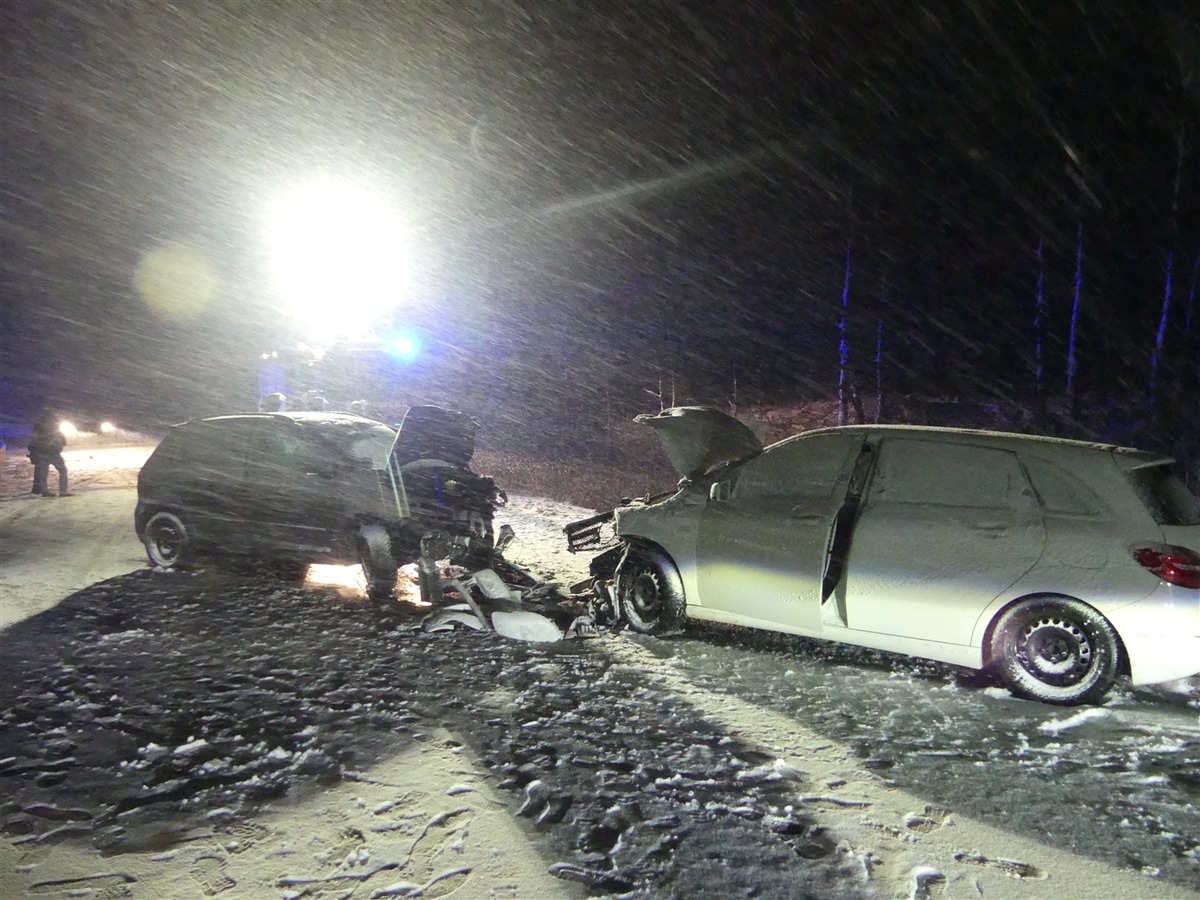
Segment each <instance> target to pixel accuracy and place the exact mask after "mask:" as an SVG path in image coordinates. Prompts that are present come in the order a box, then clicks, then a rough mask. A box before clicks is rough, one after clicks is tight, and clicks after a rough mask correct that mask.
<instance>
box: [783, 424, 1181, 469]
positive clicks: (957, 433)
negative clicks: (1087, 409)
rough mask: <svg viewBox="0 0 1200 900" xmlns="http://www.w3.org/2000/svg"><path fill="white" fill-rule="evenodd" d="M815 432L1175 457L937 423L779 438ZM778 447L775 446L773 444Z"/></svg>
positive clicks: (1141, 458)
mask: <svg viewBox="0 0 1200 900" xmlns="http://www.w3.org/2000/svg"><path fill="white" fill-rule="evenodd" d="M815 434H861V435H863V436H867V435H888V434H892V435H914V436H915V435H925V436H931V437H945V438H953V439H954V440H955V441H956V442H959V443H972V444H981V445H984V444H986V445H989V446H993V447H995V446H1006V445H1009V446H1012V447H1013V448H1014V449H1015V447H1017V446H1021V445H1025V446H1027V447H1028V446H1031V445H1032V446H1038V447H1044V448H1047V449H1054V450H1067V451H1071V452H1079V451H1090V452H1095V451H1102V452H1107V453H1113V454H1118V455H1121V456H1125V457H1127V458H1128V461H1129V462H1130V463H1133V464H1135V465H1136V464H1145V463H1148V462H1159V461H1161V462H1171V461H1172V460H1171V458H1170V457H1167V456H1164V455H1163V454H1161V453H1155V452H1153V451H1151V450H1139V449H1137V448H1136V447H1123V446H1120V445H1118V444H1107V443H1103V442H1100V441H1079V440H1072V439H1070V438H1058V437H1050V436H1049V435H1042V434H1019V433H1017V432H1012V431H986V430H983V429H979V428H944V427H938V426H936V425H835V426H832V427H829V428H816V429H813V430H812V431H803V432H800V434H797V435H793V436H792V437H789V438H784V439H783V440H782V441H777V442H776V443H777V444H782V443H784V441H790V440H794V439H795V438H798V437H811V436H812V435H815ZM772 446H775V445H772Z"/></svg>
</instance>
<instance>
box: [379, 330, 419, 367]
mask: <svg viewBox="0 0 1200 900" xmlns="http://www.w3.org/2000/svg"><path fill="white" fill-rule="evenodd" d="M384 346H385V347H386V349H387V352H388V353H389V354H390V355H391V356H394V357H396V358H397V359H400V360H403V361H404V362H411V361H412V360H414V359H416V358H417V357H418V356H420V354H421V339H420V337H418V336H417V335H416V334H415V333H414V332H411V331H398V332H396V333H395V334H393V335H392V336H391V337H389V338H388V339H387V341H386V342H385V344H384Z"/></svg>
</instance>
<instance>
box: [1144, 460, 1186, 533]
mask: <svg viewBox="0 0 1200 900" xmlns="http://www.w3.org/2000/svg"><path fill="white" fill-rule="evenodd" d="M1174 469H1175V467H1174V465H1173V464H1172V463H1169V462H1164V463H1162V464H1161V465H1156V466H1145V467H1143V468H1140V469H1134V470H1133V471H1131V472H1130V473H1129V477H1130V479H1131V480H1132V481H1133V486H1134V488H1135V489H1136V490H1137V493H1138V496H1139V497H1140V498H1141V500H1142V502H1143V503H1144V504H1146V509H1148V510H1149V511H1150V514H1151V515H1152V516H1154V520H1155V521H1156V522H1158V524H1159V525H1200V500H1197V499H1196V496H1195V495H1194V494H1193V493H1192V492H1191V491H1189V490H1188V488H1187V485H1186V484H1184V483H1183V479H1182V478H1180V477H1179V475H1178V474H1176V472H1175V470H1174Z"/></svg>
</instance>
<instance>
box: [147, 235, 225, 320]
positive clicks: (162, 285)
mask: <svg viewBox="0 0 1200 900" xmlns="http://www.w3.org/2000/svg"><path fill="white" fill-rule="evenodd" d="M133 284H134V288H135V289H136V290H137V294H138V297H140V298H141V301H142V302H143V303H144V304H146V307H147V308H148V309H149V310H150V311H151V312H152V313H154V315H155V316H156V317H157V318H159V319H161V320H162V321H165V322H186V321H188V320H190V319H194V318H195V317H196V316H198V315H200V314H201V313H202V312H204V310H206V309H207V308H208V307H209V306H211V305H212V303H213V300H214V299H215V298H216V295H217V292H218V290H219V289H220V278H219V277H218V276H217V273H216V271H215V270H214V269H213V266H212V264H211V263H209V261H208V258H207V257H206V256H205V255H204V254H203V253H202V252H201V251H200V250H198V249H196V248H195V247H193V246H191V245H189V244H180V243H169V244H163V245H162V246H161V247H157V248H155V249H154V250H151V251H150V252H149V253H147V254H146V255H145V256H144V257H142V261H141V262H140V263H139V264H138V267H137V271H136V272H135V273H134V277H133Z"/></svg>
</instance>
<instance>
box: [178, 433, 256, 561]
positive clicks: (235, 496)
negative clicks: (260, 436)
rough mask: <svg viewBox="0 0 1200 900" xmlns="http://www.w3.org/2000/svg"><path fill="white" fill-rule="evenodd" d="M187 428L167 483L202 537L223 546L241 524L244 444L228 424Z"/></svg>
mask: <svg viewBox="0 0 1200 900" xmlns="http://www.w3.org/2000/svg"><path fill="white" fill-rule="evenodd" d="M187 428H188V431H187V433H186V435H187V436H186V440H185V441H184V442H183V447H182V448H181V454H180V456H179V458H178V461H177V462H176V463H175V465H174V466H172V467H170V468H169V470H168V471H169V475H168V481H169V482H170V485H171V489H172V490H174V491H176V492H177V494H178V502H179V506H180V507H181V508H182V509H183V510H184V511H185V513H186V514H187V516H188V518H189V519H190V521H191V522H192V524H193V527H195V528H196V529H197V532H198V534H199V535H200V537H201V538H202V539H203V540H204V541H206V542H210V543H213V544H216V545H223V544H224V543H226V541H227V540H229V539H230V538H231V536H232V534H231V533H232V532H234V531H236V530H237V528H238V526H239V524H240V521H241V516H242V510H241V503H242V498H241V479H242V474H243V470H244V468H245V458H246V451H245V444H244V443H243V442H242V441H241V440H240V438H239V437H238V436H237V435H235V434H233V433H232V432H231V430H230V429H229V428H228V427H227V425H226V424H225V423H218V422H199V423H197V424H195V425H189V426H187Z"/></svg>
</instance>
